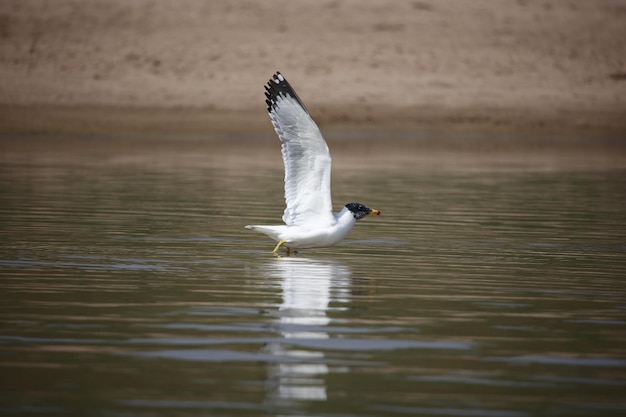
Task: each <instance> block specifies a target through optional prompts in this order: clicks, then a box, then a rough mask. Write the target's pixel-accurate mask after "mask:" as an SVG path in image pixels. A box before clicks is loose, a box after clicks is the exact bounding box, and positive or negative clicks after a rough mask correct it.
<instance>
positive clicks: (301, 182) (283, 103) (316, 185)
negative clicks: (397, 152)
mask: <svg viewBox="0 0 626 417" xmlns="http://www.w3.org/2000/svg"><path fill="white" fill-rule="evenodd" d="M265 90H266V92H265V96H266V97H267V100H266V103H267V110H268V112H269V114H270V118H271V119H272V124H273V125H274V129H275V130H276V133H277V134H278V138H279V139H280V140H281V141H282V143H283V145H282V154H283V162H284V164H285V202H286V203H287V208H286V209H285V212H284V214H283V221H284V222H285V225H280V226H259V225H253V226H250V225H248V226H246V228H247V229H252V230H257V231H259V232H261V233H265V234H266V235H268V236H269V237H271V238H272V239H274V240H275V241H277V242H278V244H277V245H276V247H275V248H274V251H273V253H274V254H277V253H278V249H279V248H280V247H281V246H282V245H285V247H286V248H287V255H289V249H290V248H295V249H298V248H321V247H326V246H331V245H334V244H336V243H338V242H339V241H341V240H342V239H343V238H344V237H345V236H346V234H348V232H349V231H350V229H352V227H353V226H354V224H355V223H356V221H357V220H360V219H362V218H363V217H365V216H367V215H368V214H376V215H378V214H380V211H378V210H372V209H370V208H369V207H366V206H364V205H363V204H360V203H349V204H346V205H345V207H344V208H343V209H342V210H341V211H340V212H339V213H338V214H336V215H334V214H333V205H332V199H331V195H330V171H331V157H330V152H329V150H328V145H327V144H326V141H325V140H324V138H323V137H322V134H321V132H320V130H319V128H318V127H317V125H316V124H315V122H314V121H313V119H312V118H311V116H310V115H309V112H308V111H307V110H306V108H305V107H304V104H302V101H300V98H299V97H298V96H297V95H296V93H295V91H294V90H293V89H292V88H291V86H290V85H289V83H288V82H287V80H286V79H285V77H283V76H282V74H281V73H280V72H277V73H276V74H274V77H273V78H272V79H271V80H269V82H268V83H267V85H266V87H265Z"/></svg>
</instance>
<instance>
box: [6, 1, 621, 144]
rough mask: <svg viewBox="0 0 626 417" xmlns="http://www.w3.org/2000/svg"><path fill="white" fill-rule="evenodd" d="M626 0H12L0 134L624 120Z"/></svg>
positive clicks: (480, 126)
mask: <svg viewBox="0 0 626 417" xmlns="http://www.w3.org/2000/svg"><path fill="white" fill-rule="evenodd" d="M624 21H626V0H603V1H598V2H592V1H588V0H568V1H565V0H564V1H535V0H516V1H514V0H473V1H461V0H440V1H434V0H432V1H431V0H421V1H394V0H343V1H338V0H330V1H288V0H272V1H266V2H256V1H241V0H236V1H215V0H211V1H201V0H179V1H165V0H133V1H124V0H88V1H85V0H55V1H43V2H42V1H39V0H4V1H2V2H0V40H1V41H0V77H1V79H2V80H3V82H2V83H0V133H3V134H13V133H26V134H30V133H76V134H83V133H88V134H116V133H122V134H127V133H132V134H134V133H142V134H143V133H158V134H171V135H176V134H181V135H199V136H205V135H208V136H210V135H219V134H224V133H226V134H235V135H236V134H239V133H242V134H243V133H250V132H260V133H261V134H268V135H271V134H272V129H271V126H270V124H269V122H268V119H267V115H266V112H265V104H264V97H263V84H264V83H265V82H266V81H267V79H268V78H269V77H270V76H271V75H272V73H273V72H274V71H276V70H280V71H282V72H283V73H284V74H285V75H286V76H287V77H288V79H289V80H290V82H291V83H292V85H293V86H294V87H295V88H296V89H297V91H298V93H299V94H300V96H301V97H302V98H303V100H304V101H305V103H306V104H307V107H308V108H309V111H310V112H311V113H312V114H313V116H314V118H315V119H316V120H317V121H318V123H320V125H322V127H323V128H326V129H346V130H371V129H374V130H381V131H429V130H438V131H448V130H451V131H458V130H461V131H473V132H482V131H494V130H495V131H502V132H530V133H533V134H537V133H538V134H540V135H548V134H555V135H559V134H568V135H572V136H588V135H594V136H611V137H624V136H626V58H625V57H626V25H624Z"/></svg>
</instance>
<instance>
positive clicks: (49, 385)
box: [0, 138, 626, 417]
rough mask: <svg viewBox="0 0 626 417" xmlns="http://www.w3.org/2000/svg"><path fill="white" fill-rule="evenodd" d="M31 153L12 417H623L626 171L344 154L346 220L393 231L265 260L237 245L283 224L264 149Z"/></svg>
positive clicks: (10, 188) (5, 402)
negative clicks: (362, 209) (356, 206)
mask: <svg viewBox="0 0 626 417" xmlns="http://www.w3.org/2000/svg"><path fill="white" fill-rule="evenodd" d="M351 140H352V139H351ZM351 140H348V141H347V144H346V145H344V147H345V148H348V149H349V148H350V146H351V145H350V143H356V142H354V141H353V142H351ZM473 140H477V139H473ZM29 141H31V140H30V139H23V140H18V141H11V143H12V145H11V146H8V145H7V140H6V139H5V140H4V143H3V145H2V146H3V147H4V149H3V152H4V153H3V156H2V158H1V165H0V275H1V277H2V278H1V288H0V300H1V303H0V374H1V375H2V376H0V388H1V389H0V391H1V392H0V414H5V415H18V416H22V415H23V416H44V415H45V416H48V415H59V416H261V415H267V416H337V417H339V416H342V417H343V416H415V415H419V416H487V417H491V416H494V417H495V416H502V417H525V416H572V415H576V416H609V415H624V414H625V413H626V396H625V395H624V393H626V164H619V163H617V164H615V163H613V164H611V165H610V166H603V165H602V164H601V163H593V162H590V163H586V164H585V163H583V164H576V163H574V164H570V163H568V162H567V161H564V160H563V159H562V158H561V156H560V155H559V153H558V152H556V153H552V154H550V156H548V157H546V155H545V154H544V153H543V152H541V150H539V151H537V152H536V153H535V154H534V156H533V155H531V157H524V158H518V157H517V154H514V155H507V153H506V152H504V153H499V154H498V157H497V158H493V157H491V156H490V155H492V154H487V155H486V156H485V155H484V154H481V153H477V152H474V153H471V154H468V155H465V154H464V153H463V151H462V150H461V151H459V152H455V156H454V157H451V156H450V155H449V154H448V153H446V152H440V151H432V152H428V151H424V150H423V149H422V150H421V151H420V152H417V151H415V150H414V149H408V150H407V151H406V152H403V151H400V152H397V147H398V146H399V147H400V149H401V148H402V146H403V145H402V144H400V145H397V146H396V152H395V153H385V151H384V149H383V150H379V151H375V152H374V151H372V152H369V153H363V154H361V155H360V156H358V157H356V156H352V157H351V156H350V153H349V152H347V151H345V149H344V150H343V151H341V152H339V153H338V156H337V157H335V171H334V177H333V194H334V203H335V207H336V208H337V209H339V208H340V207H341V206H342V205H343V204H345V203H348V202H351V201H359V202H361V203H364V204H367V205H368V206H370V207H372V208H376V209H379V210H381V211H382V213H383V214H382V216H379V217H374V216H369V217H367V218H365V219H363V220H362V221H360V222H359V223H358V224H357V225H356V227H355V229H354V230H353V231H352V232H351V233H350V234H349V235H348V238H347V239H346V240H345V241H344V242H342V243H341V244H339V245H337V246H335V247H332V248H327V249H320V250H301V251H299V253H297V254H295V256H291V257H274V256H272V255H271V250H272V248H273V246H274V243H273V242H272V241H270V240H269V239H267V238H266V237H265V236H263V235H260V234H255V233H254V232H251V231H248V230H245V229H244V228H243V226H244V225H245V224H249V223H252V224H272V223H274V224H277V223H280V217H281V215H282V210H283V200H282V175H283V172H282V165H281V162H280V155H279V152H278V147H277V146H278V145H276V144H274V143H273V142H272V143H271V144H269V145H268V149H270V150H269V151H268V152H267V153H263V152H261V153H258V155H259V156H255V155H257V153H256V151H255V150H254V149H253V148H254V147H253V146H251V147H248V146H247V145H246V144H245V143H244V144H243V145H242V144H241V143H238V145H237V147H236V148H235V149H234V150H233V149H230V148H228V146H223V145H222V146H214V145H213V144H211V143H210V141H207V143H204V142H203V141H197V143H196V142H194V144H193V145H185V146H182V147H183V148H184V150H182V151H181V149H179V148H178V146H177V145H175V144H174V145H173V144H172V143H170V144H168V145H164V146H155V145H154V144H152V143H151V142H144V141H141V140H135V141H133V142H132V145H131V146H130V148H129V147H128V146H127V147H121V148H120V147H118V146H117V145H116V143H117V142H115V141H112V142H115V143H112V144H111V145H110V146H109V144H108V142H107V139H102V138H100V139H97V138H96V139H93V138H91V139H90V138H86V139H83V140H75V141H64V140H55V141H53V142H48V143H47V144H45V145H42V143H40V142H37V141H32V142H33V143H30V144H29ZM239 142H241V140H239ZM243 142H245V141H243ZM406 143H408V141H407V142H406ZM85 144H88V145H85ZM262 148H263V149H265V147H262ZM242 154H246V155H247V157H246V158H243V157H241V155H242ZM266 155H267V156H266ZM578 157H579V158H582V159H581V160H582V161H585V155H584V153H583V154H582V155H579V156H578ZM563 158H564V157H563ZM259 159H263V160H264V161H265V162H263V163H259Z"/></svg>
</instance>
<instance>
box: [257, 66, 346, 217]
mask: <svg viewBox="0 0 626 417" xmlns="http://www.w3.org/2000/svg"><path fill="white" fill-rule="evenodd" d="M265 96H266V97H267V99H266V100H265V102H266V103H267V111H268V112H269V114H270V118H271V119H272V125H274V129H275V130H276V133H277V134H278V137H279V138H280V140H281V141H282V143H283V145H282V154H283V161H284V163H285V202H286V203H287V208H286V209H285V213H284V214H283V221H284V222H285V224H287V225H288V226H291V225H305V224H307V223H310V224H328V225H330V224H332V223H333V222H334V221H335V218H334V216H333V207H332V199H331V195H330V171H331V165H332V160H331V157H330V152H329V150H328V145H327V144H326V141H324V138H323V137H322V134H321V132H320V130H319V128H318V127H317V124H315V122H314V121H313V119H312V118H311V116H310V115H309V112H308V111H307V110H306V108H305V107H304V104H302V101H300V98H299V97H298V95H297V94H296V93H295V91H293V88H291V86H290V85H289V83H288V82H287V80H286V79H285V77H283V75H282V74H281V73H280V72H277V73H276V74H274V76H273V77H272V79H270V80H269V81H268V83H267V85H266V86H265Z"/></svg>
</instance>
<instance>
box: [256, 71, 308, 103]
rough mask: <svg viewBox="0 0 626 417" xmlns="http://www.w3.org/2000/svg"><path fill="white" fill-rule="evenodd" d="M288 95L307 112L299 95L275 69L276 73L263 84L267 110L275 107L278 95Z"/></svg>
mask: <svg viewBox="0 0 626 417" xmlns="http://www.w3.org/2000/svg"><path fill="white" fill-rule="evenodd" d="M281 95H282V96H289V97H292V98H294V99H295V100H296V101H297V102H298V104H300V106H301V107H302V108H303V109H304V111H305V112H307V113H308V110H307V109H306V107H305V106H304V103H302V100H300V97H298V95H297V94H296V92H295V91H294V90H293V88H292V87H291V85H289V83H288V82H287V79H286V78H285V77H284V76H283V74H281V73H280V71H276V73H275V74H274V75H273V76H272V78H270V80H269V81H268V82H267V84H266V85H265V97H266V100H265V103H266V104H267V111H268V112H271V111H272V110H273V109H275V108H276V101H277V99H278V97H279V96H281Z"/></svg>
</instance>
